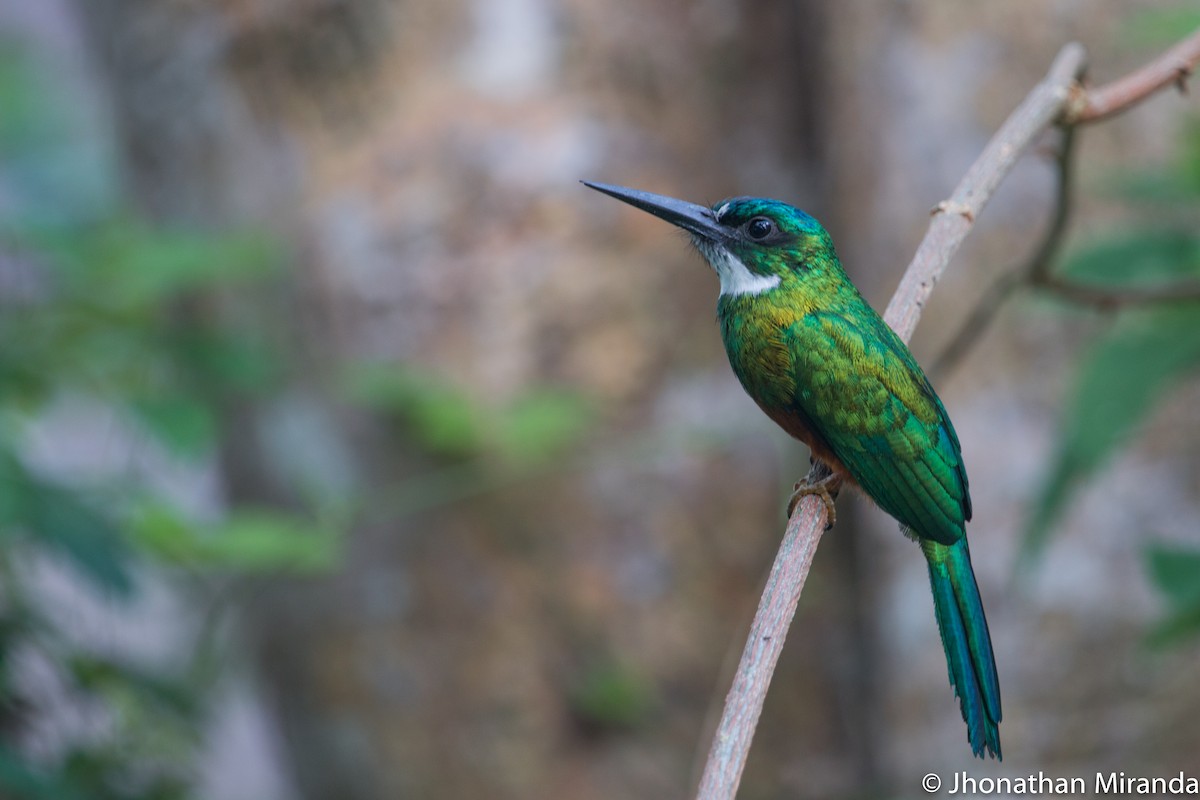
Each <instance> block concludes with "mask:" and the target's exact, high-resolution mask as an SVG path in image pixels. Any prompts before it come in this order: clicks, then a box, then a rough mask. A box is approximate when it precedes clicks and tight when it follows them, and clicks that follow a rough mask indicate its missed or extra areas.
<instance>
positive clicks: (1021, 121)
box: [697, 43, 1086, 800]
mask: <svg viewBox="0 0 1200 800" xmlns="http://www.w3.org/2000/svg"><path fill="white" fill-rule="evenodd" d="M1085 58H1086V55H1085V52H1084V49H1083V47H1082V45H1079V44H1074V43H1072V44H1068V45H1067V46H1066V47H1064V48H1063V49H1062V50H1061V51H1060V52H1059V54H1058V57H1057V58H1055V60H1054V64H1053V65H1052V66H1051V68H1050V71H1049V73H1048V74H1047V75H1046V77H1045V79H1043V80H1042V82H1041V83H1040V84H1038V86H1037V87H1035V88H1034V90H1033V91H1032V92H1030V94H1029V95H1028V96H1027V97H1026V98H1025V100H1024V101H1023V102H1022V103H1021V105H1019V106H1018V107H1017V109H1016V110H1015V111H1013V113H1012V115H1011V116H1009V118H1008V120H1006V121H1005V123H1004V125H1003V126H1002V127H1001V128H1000V130H999V131H998V132H997V133H996V135H995V136H994V137H992V140H991V141H990V142H989V143H988V145H987V147H986V148H985V149H984V151H983V153H982V154H981V155H980V156H979V158H978V159H977V160H976V161H975V163H974V164H973V165H972V166H971V168H970V169H969V170H968V171H967V174H966V176H965V177H964V178H963V179H962V181H961V182H960V183H959V185H958V187H957V188H956V189H955V190H954V193H953V194H952V195H951V196H950V199H949V200H947V201H945V202H943V203H941V204H940V205H939V206H938V208H937V209H935V211H934V213H935V216H934V219H933V221H932V222H931V223H930V225H929V231H928V232H927V233H926V234H925V238H924V239H923V240H922V242H921V245H920V246H919V247H918V248H917V253H916V255H915V256H914V257H913V260H912V262H911V263H910V264H909V265H908V269H907V270H905V273H904V277H903V278H901V280H900V286H899V287H898V288H897V289H896V293H895V295H894V296H893V297H892V301H891V302H890V303H889V304H888V307H887V311H886V312H885V313H884V320H885V321H886V322H887V323H888V325H890V326H891V327H892V329H893V330H895V331H896V333H897V334H899V336H900V338H902V339H904V340H905V341H907V340H908V339H909V337H911V336H912V332H913V329H914V328H916V325H917V320H918V319H919V318H920V316H921V310H922V308H923V307H924V305H925V301H926V300H927V299H928V297H929V293H930V292H931V291H932V290H933V286H934V284H935V283H937V280H938V278H939V277H941V275H942V273H943V272H945V270H946V267H947V265H948V264H949V263H950V259H951V258H952V257H953V256H954V253H955V252H956V251H957V250H958V248H959V246H960V245H961V244H962V242H963V239H965V238H966V235H967V233H968V231H970V229H971V226H972V224H973V223H974V220H975V218H976V217H977V216H978V215H979V213H980V212H981V211H982V210H983V207H984V205H985V204H986V203H987V201H988V200H989V199H990V198H991V196H992V193H993V192H995V190H996V187H997V186H998V185H999V184H1000V182H1001V180H1003V178H1004V176H1005V175H1007V174H1008V172H1009V170H1011V169H1012V166H1013V164H1014V163H1016V160H1017V157H1018V156H1019V155H1020V154H1021V152H1022V151H1024V150H1025V149H1026V148H1027V147H1028V146H1029V145H1030V143H1032V142H1033V140H1034V139H1035V138H1036V137H1037V135H1038V134H1039V133H1041V132H1042V131H1043V130H1045V129H1046V128H1047V127H1049V126H1050V125H1051V124H1052V123H1053V122H1054V121H1055V120H1056V119H1057V118H1058V117H1059V116H1061V115H1062V113H1063V111H1064V108H1065V106H1066V103H1067V101H1068V100H1069V99H1070V97H1071V93H1070V88H1071V86H1072V85H1074V82H1075V79H1076V77H1077V76H1078V75H1079V74H1080V73H1081V72H1082V70H1083V65H1084V62H1085ZM811 475H812V474H811V473H810V477H811ZM825 519H826V510H825V505H824V503H823V502H822V501H821V500H820V499H819V498H817V497H815V496H808V497H805V498H804V499H803V500H801V502H800V503H799V504H798V505H797V506H796V509H795V511H794V513H793V514H792V517H791V519H789V520H788V525H787V532H786V533H785V534H784V538H783V543H782V545H781V546H780V549H779V553H778V554H777V555H776V557H775V563H774V564H773V565H772V566H771V573H770V576H769V577H768V579H767V585H766V588H765V589H764V590H763V595H762V599H761V600H760V601H759V606H758V611H757V612H756V613H755V615H754V621H753V622H752V623H751V626H750V636H749V638H748V639H747V641H746V648H745V650H744V651H743V652H742V660H741V663H739V664H738V670H737V674H736V676H735V678H734V681H733V686H732V688H731V689H730V690H729V695H728V696H727V697H726V698H725V709H724V712H723V714H722V716H721V721H720V723H719V724H718V725H717V731H716V734H715V736H714V738H713V744H712V749H711V750H710V751H709V755H708V761H707V762H706V764H705V766H704V774H703V776H702V777H701V779H700V789H699V792H698V794H697V797H698V798H700V800H731V798H733V797H734V796H735V795H736V793H737V787H738V784H739V783H740V781H741V777H742V770H743V769H744V768H745V765H746V757H747V756H748V754H749V752H750V743H751V740H752V739H753V737H754V730H755V728H756V727H757V725H758V718H759V715H760V714H761V713H762V707H763V702H764V700H765V699H766V694H767V689H768V687H769V686H770V683H771V675H772V674H773V672H774V669H775V663H776V661H778V660H779V654H780V652H782V650H783V642H784V638H785V637H786V636H787V631H788V627H789V626H790V625H791V621H792V617H793V615H794V614H795V611H796V604H797V603H798V602H799V600H800V593H801V592H802V591H803V589H804V582H805V580H806V579H807V578H808V569H809V565H810V564H811V563H812V558H813V554H814V553H815V552H816V549H817V544H818V542H820V539H821V534H822V533H823V532H824V529H825Z"/></svg>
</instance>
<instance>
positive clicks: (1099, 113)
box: [1062, 29, 1200, 125]
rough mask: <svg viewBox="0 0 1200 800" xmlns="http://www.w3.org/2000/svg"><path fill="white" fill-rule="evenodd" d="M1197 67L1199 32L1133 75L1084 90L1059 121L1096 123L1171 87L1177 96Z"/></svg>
mask: <svg viewBox="0 0 1200 800" xmlns="http://www.w3.org/2000/svg"><path fill="white" fill-rule="evenodd" d="M1197 64H1200V29H1197V30H1196V31H1193V32H1192V35H1191V36H1188V37H1187V38H1186V39H1184V40H1183V41H1181V42H1180V43H1179V44H1177V45H1175V46H1174V47H1172V48H1171V49H1170V50H1168V51H1166V52H1165V53H1163V54H1162V55H1161V56H1159V57H1158V58H1156V59H1154V60H1153V61H1151V62H1150V63H1149V64H1146V65H1145V66H1144V67H1142V68H1141V69H1139V70H1137V71H1136V72H1131V73H1130V74H1128V75H1126V76H1125V77H1123V78H1120V79H1118V80H1115V81H1113V82H1112V83H1107V84H1105V85H1104V86H1100V87H1097V88H1095V89H1089V90H1087V92H1086V93H1085V94H1083V95H1082V96H1081V97H1080V98H1079V100H1078V102H1075V103H1072V104H1071V105H1070V106H1069V107H1068V109H1067V114H1066V115H1064V117H1063V120H1062V121H1063V123H1064V124H1067V125H1079V124H1082V123H1086V122H1099V121H1100V120H1102V119H1107V118H1108V117H1111V116H1113V115H1114V114H1119V113H1121V112H1122V111H1125V110H1127V109H1129V108H1131V107H1132V106H1134V105H1136V104H1137V103H1140V102H1141V101H1143V100H1145V99H1146V98H1147V97H1149V96H1150V95H1152V94H1154V93H1155V92H1157V91H1159V90H1160V89H1163V88H1164V87H1167V86H1171V85H1172V84H1174V85H1175V86H1178V87H1179V90H1180V91H1181V92H1182V91H1186V90H1187V79H1188V77H1189V76H1190V75H1191V74H1192V73H1193V72H1194V71H1195V69H1196V65H1197Z"/></svg>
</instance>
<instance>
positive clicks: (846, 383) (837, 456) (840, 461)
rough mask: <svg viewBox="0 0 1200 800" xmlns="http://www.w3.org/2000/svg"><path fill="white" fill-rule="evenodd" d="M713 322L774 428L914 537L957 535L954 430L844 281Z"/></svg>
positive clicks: (962, 504)
mask: <svg viewBox="0 0 1200 800" xmlns="http://www.w3.org/2000/svg"><path fill="white" fill-rule="evenodd" d="M835 277H836V276H835ZM719 317H720V320H721V331H722V336H723V338H724V341H725V347H726V351H727V353H728V355H729V361H730V364H731V365H732V366H733V369H734V372H735V373H736V374H737V376H738V378H739V380H741V382H742V385H743V386H744V387H745V388H746V391H747V392H748V393H749V394H750V396H751V397H753V398H754V400H755V402H757V403H758V404H759V406H761V407H762V408H763V410H764V411H766V413H767V414H768V415H769V416H770V417H771V418H772V419H774V420H775V421H776V422H777V423H778V424H780V425H781V426H782V427H783V428H784V429H785V430H787V431H788V432H789V433H790V434H792V435H793V436H795V437H796V438H799V439H801V440H802V441H804V442H806V443H807V444H809V446H810V447H811V448H812V449H813V451H814V452H815V453H816V455H817V456H818V457H820V458H822V459H824V460H826V461H831V460H832V461H833V463H831V466H833V467H834V468H835V469H837V468H838V467H841V470H840V471H842V472H844V474H846V475H847V476H848V477H850V478H851V479H852V480H853V481H854V482H856V483H857V484H858V485H859V486H860V487H861V488H862V489H863V490H864V491H865V492H866V493H867V494H868V495H869V496H870V497H871V498H872V499H873V500H874V501H875V502H876V503H878V504H879V505H880V507H882V508H883V509H884V510H885V511H887V512H888V513H889V514H891V515H892V516H893V517H895V518H896V519H897V520H898V521H899V522H901V523H902V524H904V525H905V526H907V527H909V528H911V529H912V530H913V531H914V532H915V533H917V534H918V535H920V536H922V537H927V538H931V539H934V540H935V541H938V542H942V543H944V544H952V543H954V542H956V541H958V540H959V539H960V538H961V537H962V536H963V534H964V523H965V521H966V520H967V519H970V516H971V504H970V495H969V491H968V485H967V476H966V471H965V469H964V468H963V464H962V455H961V452H960V448H959V443H958V437H957V435H956V434H955V432H954V427H953V425H952V424H951V423H950V419H949V417H948V416H947V414H946V410H945V408H944V407H943V406H942V403H941V400H939V399H938V397H937V395H936V394H935V393H934V391H933V389H932V387H931V386H930V385H929V381H928V380H927V379H926V378H925V375H924V373H922V372H921V369H920V367H919V366H917V363H916V360H915V359H914V358H913V357H912V354H911V353H910V352H909V350H908V348H907V347H906V346H905V345H904V343H903V342H902V341H900V338H899V337H898V336H896V335H895V333H894V332H893V331H892V330H891V329H890V328H889V327H888V326H887V324H886V323H885V322H884V321H883V320H882V319H881V318H880V317H879V315H878V314H877V313H876V312H875V311H874V310H873V309H872V308H871V307H870V306H869V305H868V304H867V303H866V301H865V300H864V299H863V298H862V296H861V295H860V294H859V293H858V291H857V290H856V289H855V288H854V287H853V286H852V285H851V284H850V283H849V281H848V280H843V281H842V282H839V283H837V284H836V285H832V284H831V285H827V286H824V287H822V291H820V292H814V291H812V290H811V287H799V286H794V285H789V284H788V283H784V284H782V285H781V286H779V287H778V288H776V289H774V290H772V291H769V292H763V293H761V294H758V295H738V296H725V297H722V298H721V301H720V306H719ZM831 456H832V457H833V458H832V459H831V458H830V457H831Z"/></svg>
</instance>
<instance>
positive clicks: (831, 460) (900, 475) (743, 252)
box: [584, 181, 1001, 758]
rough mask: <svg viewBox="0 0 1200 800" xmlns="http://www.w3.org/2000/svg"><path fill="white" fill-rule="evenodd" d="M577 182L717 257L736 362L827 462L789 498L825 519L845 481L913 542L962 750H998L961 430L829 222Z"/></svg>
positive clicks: (760, 204) (751, 389)
mask: <svg viewBox="0 0 1200 800" xmlns="http://www.w3.org/2000/svg"><path fill="white" fill-rule="evenodd" d="M584 183H585V184H586V185H588V186H590V187H591V188H593V189H596V190H598V191H601V192H603V193H605V194H607V195H611V196H612V197H615V198H617V199H618V200H623V201H624V202H626V203H629V204H630V205H632V206H635V207H637V208H640V209H642V210H643V211H648V212H649V213H651V214H653V215H655V216H657V217H660V218H662V219H664V220H666V221H667V222H670V223H672V224H674V225H677V226H679V227H680V228H683V229H684V230H686V231H688V232H689V233H690V234H691V235H692V243H693V244H695V246H696V248H697V249H698V250H699V251H700V252H701V253H702V254H703V255H704V257H705V259H707V260H708V263H709V264H711V265H712V267H713V269H715V270H716V272H717V275H718V276H719V277H720V279H721V296H720V299H719V300H718V302H717V318H718V320H719V321H720V325H721V336H722V338H723V339H724V341H725V352H726V353H727V354H728V355H729V363H730V365H732V367H733V371H734V372H735V373H736V374H737V376H738V379H739V380H740V381H741V382H742V386H744V387H745V389H746V391H747V392H748V393H749V395H750V396H751V397H752V398H754V401H755V402H756V403H758V405H759V407H760V408H762V410H763V411H765V412H766V414H767V416H769V417H770V418H771V419H773V420H774V421H775V422H776V423H778V424H779V425H780V427H782V428H783V429H784V430H785V431H787V432H788V433H789V434H791V435H792V436H794V437H796V438H797V439H799V440H800V441H802V442H804V443H805V444H807V445H808V446H809V448H810V449H811V450H812V453H813V455H814V457H815V458H817V459H819V460H821V461H823V462H824V463H825V464H826V465H827V466H828V467H829V468H830V470H832V473H833V474H832V476H831V477H830V478H829V479H827V480H824V481H821V482H819V483H816V484H812V485H809V484H798V485H797V490H796V493H795V494H794V495H793V497H792V504H793V505H794V504H795V502H796V501H797V500H798V499H799V498H800V497H801V496H802V495H805V494H819V495H820V496H821V498H822V499H823V500H824V501H825V504H826V507H827V509H828V514H829V520H830V521H831V522H832V520H833V500H832V497H831V496H830V492H829V490H830V489H831V488H836V486H838V485H839V483H840V482H842V481H844V482H848V483H850V484H852V485H857V486H858V487H860V488H861V489H862V490H863V491H864V492H866V493H867V495H868V496H870V498H871V499H872V500H874V501H875V502H876V503H878V504H879V506H880V507H881V508H882V509H883V510H884V511H886V512H887V513H889V514H891V515H892V516H893V517H895V518H896V519H897V520H898V521H899V522H900V526H901V530H903V531H904V532H905V533H906V534H907V535H908V536H910V537H911V538H913V539H914V540H916V542H917V543H918V544H919V545H920V546H921V552H923V553H924V554H925V558H926V560H927V561H928V564H929V581H930V583H931V584H932V587H933V605H934V611H935V613H936V615H937V623H938V629H939V631H940V632H941V636H942V646H943V648H944V649H945V651H946V661H947V662H948V665H949V668H950V682H951V684H952V685H953V687H954V691H955V694H957V695H958V698H959V705H960V707H961V709H962V715H963V720H964V721H965V722H966V723H967V739H968V741H969V742H970V743H971V750H972V752H974V753H975V755H977V756H980V757H982V756H983V755H984V750H985V749H986V750H987V751H988V752H989V753H991V754H992V755H993V756H995V757H996V758H1000V757H1001V756H1000V731H999V727H998V726H999V724H1000V684H999V681H998V680H997V678H996V662H995V658H994V657H993V655H992V641H991V636H990V635H989V634H988V626H987V619H986V618H985V617H984V613H983V602H982V601H981V600H980V597H979V588H978V586H977V585H976V583H975V573H974V571H973V570H972V568H971V554H970V551H969V550H968V548H967V537H966V530H965V524H966V521H967V520H969V519H970V518H971V497H970V494H969V492H968V489H967V471H966V468H965V467H964V466H963V461H962V453H961V452H960V449H959V444H958V436H957V435H956V434H955V432H954V426H953V425H952V424H951V423H950V417H949V416H947V414H946V409H945V407H944V406H943V405H942V401H941V400H939V399H938V396H937V394H936V393H935V392H934V391H933V387H932V386H930V385H929V380H928V379H927V378H926V377H925V374H924V373H923V372H921V368H920V367H919V366H918V365H917V362H916V359H914V358H913V356H912V353H910V352H909V350H908V348H907V347H906V346H905V345H904V342H902V341H900V337H898V336H897V335H896V334H895V333H894V332H893V331H892V329H891V328H889V327H888V326H887V324H886V323H885V322H884V321H883V319H881V318H880V316H879V315H878V314H877V313H875V311H874V309H872V308H871V306H869V305H868V304H867V302H866V301H865V300H864V299H863V297H862V295H861V294H859V292H858V289H856V288H855V287H854V284H852V283H851V282H850V279H849V278H848V277H846V273H845V271H844V270H843V269H842V265H841V263H840V262H839V261H838V257H837V254H836V253H835V252H834V249H833V242H832V241H831V240H830V237H829V234H828V233H827V232H826V231H825V229H824V228H823V227H821V224H820V223H819V222H817V221H816V220H815V219H813V218H812V217H810V216H809V215H808V214H806V213H804V212H803V211H800V210H798V209H796V208H793V207H791V206H789V205H787V204H785V203H781V202H779V201H777V200H766V199H761V198H756V197H737V198H732V199H730V200H724V201H722V202H720V203H717V204H716V205H714V206H713V207H712V208H705V207H704V206H700V205H696V204H694V203H687V202H684V201H682V200H675V199H672V198H670V197H663V196H661V195H655V194H650V193H648V192H641V191H637V190H635V189H626V188H624V187H620V186H610V185H606V184H601V183H590V182H588V181H584ZM790 510H791V509H790V508H789V512H790Z"/></svg>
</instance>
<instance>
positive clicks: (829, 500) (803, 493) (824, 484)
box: [787, 475, 842, 530]
mask: <svg viewBox="0 0 1200 800" xmlns="http://www.w3.org/2000/svg"><path fill="white" fill-rule="evenodd" d="M841 482H842V478H841V476H840V475H826V476H825V477H824V478H821V479H820V480H816V481H812V480H809V479H808V478H805V479H803V480H800V481H797V482H796V485H795V486H794V487H792V496H791V497H790V498H789V499H788V507H787V515H788V519H791V517H792V512H793V511H795V510H796V506H797V505H799V503H800V501H801V500H802V499H803V498H805V497H807V496H808V495H810V494H815V495H816V496H817V497H819V498H821V502H822V503H824V504H825V530H829V529H830V528H832V527H833V525H834V523H835V522H837V508H836V507H835V506H834V504H833V498H834V493H835V492H837V490H838V488H839V487H840V486H841Z"/></svg>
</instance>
